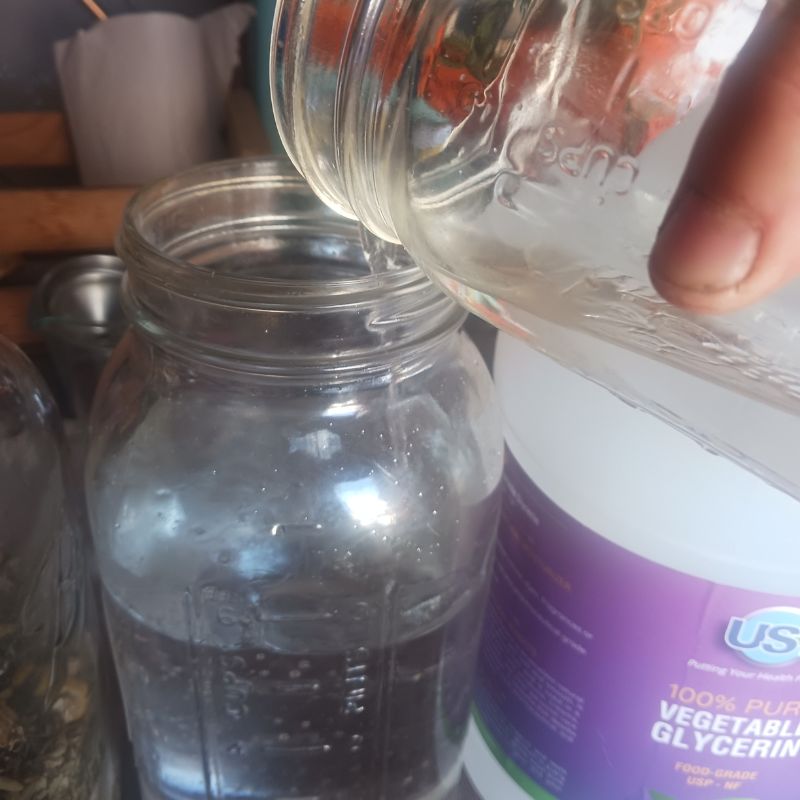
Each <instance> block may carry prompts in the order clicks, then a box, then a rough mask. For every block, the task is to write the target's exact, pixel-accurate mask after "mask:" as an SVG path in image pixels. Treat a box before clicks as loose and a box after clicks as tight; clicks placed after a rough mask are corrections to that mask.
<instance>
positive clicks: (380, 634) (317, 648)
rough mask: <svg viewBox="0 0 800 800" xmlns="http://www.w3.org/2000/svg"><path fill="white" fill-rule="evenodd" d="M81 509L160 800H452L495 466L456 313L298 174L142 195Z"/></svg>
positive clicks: (131, 214)
mask: <svg viewBox="0 0 800 800" xmlns="http://www.w3.org/2000/svg"><path fill="white" fill-rule="evenodd" d="M119 249H120V253H121V255H122V257H123V258H124V259H125V261H126V263H127V267H128V277H127V285H126V289H125V303H126V306H127V312H128V314H129V316H130V319H131V322H132V323H133V326H132V330H131V332H130V333H129V334H128V336H127V337H126V339H125V340H123V343H122V344H121V345H120V347H119V348H118V349H117V351H116V353H115V355H114V356H113V357H112V360H111V362H110V364H109V366H108V367H107V369H106V372H105V375H104V377H103V379H102V381H101V387H100V389H99V394H98V397H97V399H96V403H95V409H94V413H93V419H92V443H91V446H90V454H89V465H88V472H87V485H88V494H89V504H90V514H91V517H92V527H93V533H94V538H95V542H96V547H97V554H98V559H99V564H100V572H101V576H102V580H103V584H104V591H105V597H106V601H107V602H106V612H107V618H108V623H109V626H110V631H111V638H112V646H113V649H114V654H115V658H116V662H117V667H118V672H119V676H120V680H121V685H122V690H123V696H124V700H125V707H126V714H127V719H128V724H129V729H130V733H131V736H132V738H133V743H134V749H135V751H136V758H137V764H138V768H139V771H140V776H141V779H142V784H143V790H144V794H145V797H146V798H148V800H167V799H169V800H188V799H189V798H200V797H202V798H226V799H228V798H230V799H231V800H232V799H233V798H259V799H260V800H272V799H273V798H274V799H275V800H277V799H278V798H281V799H282V800H283V799H284V798H304V799H306V800H307V799H308V798H315V799H318V800H379V799H380V800H401V799H402V800H412V798H413V799H414V800H423V799H424V800H439V798H445V797H448V796H450V793H451V792H452V790H453V787H454V786H455V784H456V782H457V779H458V777H459V770H460V753H461V746H462V741H463V737H464V733H465V726H466V723H467V718H468V712H469V706H470V689H471V682H472V673H473V666H474V660H475V654H476V648H477V644H478V636H479V632H480V621H481V617H482V613H483V608H484V597H485V591H486V582H487V577H488V574H489V569H490V562H491V556H492V549H493V542H494V537H495V525H496V514H497V506H498V503H497V486H498V483H499V480H500V473H501V467H502V444H501V434H500V431H499V426H498V419H497V416H496V410H495V407H494V404H493V396H492V386H491V381H490V378H489V375H488V372H487V371H486V369H485V367H484V365H483V363H482V361H481V359H480V357H479V355H478V353H477V351H476V350H475V348H474V347H473V345H472V344H471V343H470V342H469V341H468V340H467V339H466V338H465V336H464V335H463V334H461V333H460V332H459V328H460V325H461V322H462V320H463V314H462V312H461V311H460V310H459V309H458V307H457V306H456V305H455V303H453V302H452V301H451V300H450V299H448V298H447V297H446V296H445V295H443V294H442V293H441V292H439V291H438V290H437V289H436V288H435V287H434V286H433V285H432V284H431V283H430V282H429V281H428V280H427V279H426V278H425V277H424V276H423V274H422V273H421V272H420V271H419V270H418V269H417V268H416V267H412V266H403V265H402V264H388V265H386V267H387V268H386V269H385V270H384V271H382V272H380V273H371V272H370V271H369V269H368V267H367V266H366V264H365V261H364V257H363V251H362V249H361V246H360V242H359V238H358V230H357V228H355V227H354V226H353V225H352V224H351V223H348V222H347V221H345V220H342V219H341V218H339V217H338V216H337V215H336V214H334V213H332V212H331V211H329V210H328V209H327V208H326V207H325V206H323V204H322V203H320V202H319V201H318V200H317V199H316V198H315V197H314V195H313V194H312V193H311V191H310V190H309V189H308V188H307V186H306V184H305V183H304V182H303V181H302V179H301V178H300V177H299V176H297V175H296V173H294V171H293V170H292V169H291V168H290V167H288V165H287V164H284V163H282V162H272V161H233V162H223V163H220V164H215V165H210V166H207V167H203V168H200V169H198V170H195V171H191V172H188V173H185V174H183V175H180V176H178V177H176V178H173V179H170V180H167V181H164V182H162V183H159V184H157V185H155V186H153V187H151V188H148V189H146V190H144V191H143V192H141V193H140V194H139V195H138V196H137V197H136V199H134V201H133V202H132V204H131V205H130V207H129V208H128V211H127V213H126V216H125V220H124V223H123V227H122V232H121V235H120V239H119Z"/></svg>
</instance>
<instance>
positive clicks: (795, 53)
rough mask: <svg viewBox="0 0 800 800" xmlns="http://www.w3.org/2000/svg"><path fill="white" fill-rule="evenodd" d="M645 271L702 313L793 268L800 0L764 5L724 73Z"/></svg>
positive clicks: (755, 292) (763, 287) (799, 205)
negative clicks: (737, 55) (755, 25)
mask: <svg viewBox="0 0 800 800" xmlns="http://www.w3.org/2000/svg"><path fill="white" fill-rule="evenodd" d="M650 273H651V277H652V280H653V283H654V285H655V287H656V289H658V291H659V292H660V293H661V294H662V295H663V296H664V297H665V298H666V299H667V300H669V301H670V302H672V303H675V304H676V305H678V306H680V307H683V308H687V309H690V310H693V311H699V312H703V313H722V312H727V311H733V310H735V309H738V308H741V307H742V306H746V305H748V304H749V303H752V302H755V301H756V300H758V299H760V298H762V297H764V296H765V295H767V294H769V293H770V292H772V291H774V290H776V289H778V288H779V287H781V286H782V285H784V284H785V283H787V282H788V281H790V280H791V279H792V278H794V277H796V276H798V275H800V0H784V2H782V3H774V5H773V6H772V8H771V10H770V11H767V12H765V16H764V18H763V19H762V21H761V23H760V24H759V27H758V29H757V30H756V32H755V34H754V35H753V37H752V39H751V40H750V42H749V43H748V45H747V47H746V48H745V50H744V52H743V53H742V55H741V56H740V58H739V60H738V61H737V62H736V64H735V65H734V66H733V67H731V69H730V71H729V73H728V75H727V76H726V78H725V81H724V83H723V86H722V90H721V92H720V97H719V99H718V101H717V103H716V105H715V107H714V109H713V111H712V112H711V115H710V116H709V119H708V121H707V123H706V125H705V127H704V128H703V131H702V132H701V134H700V136H699V138H698V141H697V143H696V145H695V149H694V152H693V154H692V157H691V160H690V162H689V166H688V168H687V170H686V173H685V175H684V177H683V180H682V182H681V185H680V187H679V188H678V191H677V193H676V195H675V199H674V200H673V203H672V205H671V207H670V210H669V211H668V213H667V216H666V219H665V221H664V224H663V226H662V228H661V231H660V233H659V236H658V239H657V240H656V244H655V247H654V249H653V252H652V254H651V258H650Z"/></svg>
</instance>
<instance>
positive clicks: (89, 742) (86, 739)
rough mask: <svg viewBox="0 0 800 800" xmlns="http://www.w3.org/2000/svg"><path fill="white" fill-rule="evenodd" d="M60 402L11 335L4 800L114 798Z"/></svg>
mask: <svg viewBox="0 0 800 800" xmlns="http://www.w3.org/2000/svg"><path fill="white" fill-rule="evenodd" d="M73 501H74V498H72V497H70V496H69V494H68V492H67V491H66V490H65V483H64V480H63V476H62V463H61V447H60V435H59V430H58V422H57V414H56V411H55V406H54V405H53V401H52V399H51V397H50V394H49V393H48V391H47V389H46V387H45V386H44V384H43V383H42V381H41V380H40V378H39V376H38V375H37V374H36V372H35V370H34V368H33V366H32V365H31V364H30V362H29V361H28V360H27V359H26V358H25V357H24V356H23V355H22V353H21V352H20V351H19V350H17V349H16V348H15V347H13V346H12V345H11V344H10V343H9V342H7V341H5V340H4V339H2V338H0V519H2V522H1V523H0V797H3V798H15V800H16V798H19V800H113V798H115V797H117V795H118V788H117V784H116V773H115V767H116V762H115V753H114V752H113V742H114V739H113V737H109V735H108V734H109V732H108V730H106V728H105V725H106V721H105V717H104V709H103V694H102V692H101V684H100V681H99V676H98V671H97V637H96V635H95V634H96V630H93V629H92V626H91V624H90V623H91V622H92V621H93V620H92V617H91V606H90V605H89V606H88V607H87V601H88V599H89V598H88V595H87V593H86V591H85V586H84V575H83V571H82V558H81V554H80V553H79V552H78V549H79V540H78V538H77V536H76V534H75V529H74V526H73V524H72V505H73Z"/></svg>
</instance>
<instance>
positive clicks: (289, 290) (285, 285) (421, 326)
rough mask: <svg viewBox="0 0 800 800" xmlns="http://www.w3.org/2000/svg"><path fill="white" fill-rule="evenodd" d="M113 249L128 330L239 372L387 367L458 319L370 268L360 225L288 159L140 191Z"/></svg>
mask: <svg viewBox="0 0 800 800" xmlns="http://www.w3.org/2000/svg"><path fill="white" fill-rule="evenodd" d="M119 251H120V254H121V256H122V257H123V259H125V261H126V263H127V265H128V279H127V287H126V306H127V311H128V314H129V315H130V316H131V317H132V320H133V322H134V323H135V324H136V325H137V326H138V327H139V328H140V329H141V330H142V331H144V333H145V334H148V335H151V336H153V337H155V338H157V339H158V340H159V341H160V342H161V343H163V345H164V346H167V347H173V348H177V349H181V350H183V351H188V352H191V353H192V354H194V355H196V356H197V357H199V358H207V359H213V360H216V361H220V360H224V361H225V362H226V363H228V364H230V366H232V367H235V365H236V363H237V362H239V363H242V364H246V365H247V368H248V369H260V370H267V371H274V372H279V373H290V372H293V371H298V370H303V371H312V372H320V373H328V372H332V373H335V374H337V375H338V374H342V373H343V372H358V371H363V370H379V369H384V368H385V367H386V365H387V364H391V363H394V362H396V361H397V360H398V359H399V360H403V359H405V358H409V357H411V355H412V354H413V353H414V352H415V351H417V350H419V349H420V348H422V349H425V348H426V347H428V346H430V345H431V344H432V343H433V342H435V341H438V340H439V339H440V338H441V337H443V336H445V335H447V334H449V333H450V332H452V331H453V330H455V329H456V328H457V327H458V325H459V324H460V322H461V320H462V319H463V312H461V311H460V310H459V309H458V308H457V306H456V305H455V304H454V303H453V301H451V300H449V299H448V298H447V297H445V296H444V295H443V294H442V293H441V292H440V291H439V290H438V289H437V288H436V287H434V286H433V284H431V283H430V281H429V280H428V279H427V278H426V277H425V276H424V275H423V274H422V272H421V271H420V270H419V269H417V268H416V267H413V266H405V267H403V268H400V269H396V270H389V271H384V272H377V273H373V272H371V271H370V268H369V266H368V265H367V262H366V260H365V258H364V253H363V250H362V247H361V243H360V239H359V234H358V229H357V227H356V226H355V225H353V224H352V223H350V222H348V221H347V220H343V219H342V218H340V217H339V216H337V215H336V214H335V213H333V212H332V211H330V210H329V209H327V208H326V207H325V206H324V205H323V204H322V203H320V202H319V201H318V200H317V199H316V198H315V197H314V195H313V194H312V192H311V190H310V189H309V188H308V186H307V185H306V184H305V182H304V181H303V180H302V179H301V178H300V177H299V176H298V175H297V174H296V173H294V171H293V170H292V169H291V167H289V166H288V164H286V163H284V162H280V161H274V160H271V161H270V160H244V161H228V162H220V163H217V164H212V165H209V166H204V167H201V168H198V169H195V170H191V171H189V172H186V173H183V174H182V175H179V176H177V177H174V178H170V179H168V180H166V181H162V182H161V183H158V184H155V185H154V186H152V187H150V188H148V189H145V190H143V191H142V192H140V193H139V195H137V197H136V198H135V199H134V200H133V201H132V202H131V204H130V206H129V208H128V210H127V212H126V215H125V220H124V222H123V227H122V231H121V234H120V237H119Z"/></svg>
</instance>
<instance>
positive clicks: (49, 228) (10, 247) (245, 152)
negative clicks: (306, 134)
mask: <svg viewBox="0 0 800 800" xmlns="http://www.w3.org/2000/svg"><path fill="white" fill-rule="evenodd" d="M226 129H227V139H228V152H229V154H230V155H231V156H259V155H266V154H268V153H269V151H270V147H269V140H268V139H267V136H266V134H265V132H264V128H263V125H262V124H261V119H260V116H259V112H258V108H257V106H256V104H255V101H254V100H253V97H252V95H251V94H250V93H249V92H248V91H246V90H245V89H241V88H237V89H234V90H233V91H232V92H231V94H230V97H229V98H228V105H227V109H226ZM73 166H74V155H73V152H72V146H71V142H70V136H69V126H68V125H67V121H66V119H65V117H64V115H63V114H61V113H57V112H44V113H36V112H31V113H21V114H17V113H14V114H0V168H3V169H19V168H22V169H25V170H29V169H30V168H33V169H34V170H37V171H41V170H44V171H45V172H44V173H43V174H44V175H45V180H46V179H47V177H46V176H47V175H50V172H47V170H51V169H52V168H59V169H60V168H65V167H67V168H68V167H73ZM40 168H41V169H40ZM37 174H38V172H37ZM135 191H136V189H135V187H130V188H117V187H115V188H91V189H89V188H83V187H80V186H69V187H64V186H52V187H51V186H48V187H45V188H27V187H26V188H11V189H0V335H3V336H5V337H7V338H9V339H11V340H12V341H14V342H16V343H17V344H21V345H29V344H33V343H35V342H36V341H37V339H38V337H37V335H36V334H35V333H34V332H33V331H31V330H30V329H29V328H28V325H27V316H28V304H29V302H30V298H31V295H32V293H33V287H32V286H19V285H13V284H14V283H15V282H16V283H17V284H19V283H21V282H22V281H20V280H19V278H17V279H16V281H14V275H13V272H14V269H16V268H17V267H18V266H19V265H20V264H21V263H24V260H25V258H26V256H29V255H30V254H36V255H41V254H48V253H49V254H70V253H75V254H78V253H86V252H111V251H112V250H113V248H114V240H115V238H116V234H117V231H118V229H119V225H120V222H121V221H122V215H123V212H124V210H125V205H126V204H127V202H128V200H129V199H130V197H131V195H132V194H133V193H134V192H135ZM9 278H10V280H9Z"/></svg>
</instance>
